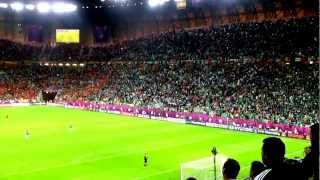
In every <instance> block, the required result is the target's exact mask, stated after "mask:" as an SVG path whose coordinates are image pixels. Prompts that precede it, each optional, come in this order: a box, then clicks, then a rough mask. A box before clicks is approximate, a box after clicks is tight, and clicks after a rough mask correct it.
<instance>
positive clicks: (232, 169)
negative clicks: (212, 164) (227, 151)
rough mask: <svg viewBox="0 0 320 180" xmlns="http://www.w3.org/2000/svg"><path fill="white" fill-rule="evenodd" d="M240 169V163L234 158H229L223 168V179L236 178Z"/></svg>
mask: <svg viewBox="0 0 320 180" xmlns="http://www.w3.org/2000/svg"><path fill="white" fill-rule="evenodd" d="M239 171H240V165H239V163H238V161H236V160H234V159H228V160H227V161H226V162H225V163H224V165H223V169H222V174H223V179H225V180H226V179H236V178H237V176H238V174H239Z"/></svg>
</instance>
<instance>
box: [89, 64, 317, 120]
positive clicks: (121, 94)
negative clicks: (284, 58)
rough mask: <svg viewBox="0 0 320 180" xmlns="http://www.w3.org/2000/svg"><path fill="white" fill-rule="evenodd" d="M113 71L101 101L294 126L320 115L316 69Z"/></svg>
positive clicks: (130, 67)
mask: <svg viewBox="0 0 320 180" xmlns="http://www.w3.org/2000/svg"><path fill="white" fill-rule="evenodd" d="M114 69H117V71H114V72H113V75H112V76H111V78H110V79H109V83H108V84H107V86H105V87H104V88H103V89H102V90H101V92H100V93H99V94H98V95H97V96H96V97H95V98H94V99H96V100H97V101H103V102H107V103H115V104H133V105H135V106H143V107H146V106H147V107H153V108H163V109H166V110H170V111H183V112H200V113H207V114H210V115H218V116H224V117H229V118H243V119H257V120H261V121H268V120H272V121H274V122H277V123H285V124H295V125H303V124H310V123H311V122H312V121H316V119H317V115H318V114H317V112H318V111H317V107H318V93H319V90H318V88H317V85H318V73H319V71H318V67H317V65H302V64H299V65H286V64H282V65H280V64H279V63H276V62H274V61H260V62H248V63H231V64H230V63H226V64H221V63H218V64H215V63H212V64H206V63H203V62H200V63H195V62H193V61H191V62H178V63H175V64H170V63H163V64H144V65H143V66H142V65H141V64H134V63H131V64H122V65H120V64H118V65H117V66H116V67H115V68H114Z"/></svg>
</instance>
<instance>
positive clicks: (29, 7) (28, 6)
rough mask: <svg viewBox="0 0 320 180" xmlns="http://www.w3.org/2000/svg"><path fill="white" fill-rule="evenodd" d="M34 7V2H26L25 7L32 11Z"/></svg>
mask: <svg viewBox="0 0 320 180" xmlns="http://www.w3.org/2000/svg"><path fill="white" fill-rule="evenodd" d="M35 8H36V6H35V5H34V4H26V9H27V10H30V11H33V10H34V9H35Z"/></svg>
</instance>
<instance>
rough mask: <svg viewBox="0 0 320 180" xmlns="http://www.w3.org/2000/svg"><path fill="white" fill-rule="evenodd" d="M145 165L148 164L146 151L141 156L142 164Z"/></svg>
mask: <svg viewBox="0 0 320 180" xmlns="http://www.w3.org/2000/svg"><path fill="white" fill-rule="evenodd" d="M147 165H148V156H147V153H145V154H144V156H143V166H144V167H147Z"/></svg>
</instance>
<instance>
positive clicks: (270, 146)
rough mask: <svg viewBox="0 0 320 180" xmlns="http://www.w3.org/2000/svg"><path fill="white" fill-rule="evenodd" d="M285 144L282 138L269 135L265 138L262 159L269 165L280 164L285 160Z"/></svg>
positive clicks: (270, 166) (269, 166) (275, 165)
mask: <svg viewBox="0 0 320 180" xmlns="http://www.w3.org/2000/svg"><path fill="white" fill-rule="evenodd" d="M284 154H285V145H284V143H283V142H282V140H281V139H280V138H277V137H268V138H266V139H264V140H263V145H262V161H263V163H264V164H265V165H266V166H267V167H268V168H272V167H277V166H280V165H281V164H282V162H283V160H284Z"/></svg>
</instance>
